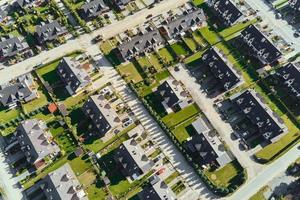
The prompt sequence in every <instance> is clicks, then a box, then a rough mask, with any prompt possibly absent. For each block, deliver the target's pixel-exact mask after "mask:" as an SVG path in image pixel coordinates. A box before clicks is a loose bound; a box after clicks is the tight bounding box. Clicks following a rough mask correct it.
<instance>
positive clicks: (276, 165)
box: [229, 145, 300, 200]
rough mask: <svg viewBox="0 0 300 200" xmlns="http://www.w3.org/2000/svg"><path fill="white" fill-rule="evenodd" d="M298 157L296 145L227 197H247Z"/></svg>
mask: <svg viewBox="0 0 300 200" xmlns="http://www.w3.org/2000/svg"><path fill="white" fill-rule="evenodd" d="M299 157H300V145H296V146H295V147H294V148H292V149H291V150H289V151H288V152H287V153H285V154H284V155H283V156H281V157H280V158H279V159H277V160H276V161H274V162H273V163H271V164H270V165H268V166H267V168H265V169H264V170H263V171H261V172H260V173H259V174H258V175H257V176H256V177H255V179H253V180H252V181H250V182H248V183H246V184H245V185H243V186H242V187H241V188H240V189H239V190H238V191H237V192H235V193H234V194H233V195H232V196H231V197H230V198H229V199H231V200H241V199H249V198H250V197H251V196H252V195H254V194H255V193H256V192H258V191H259V189H260V188H262V187H263V186H265V185H266V184H267V183H268V182H269V181H271V180H272V179H273V178H275V177H276V176H277V175H279V174H280V173H282V172H284V171H285V170H286V169H287V168H288V166H289V165H290V164H291V163H293V162H295V160H296V159H297V158H299Z"/></svg>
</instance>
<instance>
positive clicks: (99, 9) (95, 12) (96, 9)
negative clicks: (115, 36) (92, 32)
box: [79, 0, 110, 20]
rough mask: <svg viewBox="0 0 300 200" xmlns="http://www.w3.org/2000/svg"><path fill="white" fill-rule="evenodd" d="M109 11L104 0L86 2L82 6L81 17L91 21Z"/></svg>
mask: <svg viewBox="0 0 300 200" xmlns="http://www.w3.org/2000/svg"><path fill="white" fill-rule="evenodd" d="M109 10H110V9H109V7H108V6H107V5H106V4H105V3H104V2H103V0H92V1H87V2H85V3H84V4H83V5H82V6H81V8H80V10H79V15H80V17H81V18H83V19H85V20H91V19H94V18H96V17H98V16H100V15H102V14H103V13H105V12H107V11H109Z"/></svg>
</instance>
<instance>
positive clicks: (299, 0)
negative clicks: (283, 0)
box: [289, 0, 300, 12]
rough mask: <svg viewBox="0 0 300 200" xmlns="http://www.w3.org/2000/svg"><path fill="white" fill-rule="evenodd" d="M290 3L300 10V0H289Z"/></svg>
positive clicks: (292, 6)
mask: <svg viewBox="0 0 300 200" xmlns="http://www.w3.org/2000/svg"><path fill="white" fill-rule="evenodd" d="M289 5H290V6H291V8H293V9H295V10H297V11H298V12H300V0H289Z"/></svg>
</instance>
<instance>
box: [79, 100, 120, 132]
mask: <svg viewBox="0 0 300 200" xmlns="http://www.w3.org/2000/svg"><path fill="white" fill-rule="evenodd" d="M82 109H83V112H84V114H85V115H86V116H87V117H89V118H90V119H91V120H92V122H93V124H94V126H95V127H96V128H97V130H98V133H99V134H100V135H103V134H105V133H107V132H108V131H110V130H111V129H114V128H115V127H116V126H118V125H119V124H120V123H121V121H120V118H119V117H118V114H117V113H116V111H115V109H113V108H112V107H111V106H110V104H109V102H108V101H107V100H106V99H105V97H104V96H103V95H93V96H90V97H89V99H88V100H87V101H86V102H85V104H84V105H83V107H82Z"/></svg>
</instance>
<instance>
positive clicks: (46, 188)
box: [41, 163, 88, 200]
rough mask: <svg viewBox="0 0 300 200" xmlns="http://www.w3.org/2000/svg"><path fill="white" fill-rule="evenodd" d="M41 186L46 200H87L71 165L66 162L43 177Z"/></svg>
mask: <svg viewBox="0 0 300 200" xmlns="http://www.w3.org/2000/svg"><path fill="white" fill-rule="evenodd" d="M41 188H42V189H43V192H44V194H45V196H46V197H47V200H87V199H88V198H87V197H85V193H84V191H83V189H82V187H81V185H80V183H79V181H78V179H77V177H76V176H75V174H74V172H73V170H72V168H71V166H70V165H69V164H68V163H66V164H64V165H63V166H61V167H60V168H58V169H56V170H55V171H53V172H51V173H49V174H48V175H47V176H46V177H45V178H43V180H42V183H41Z"/></svg>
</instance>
